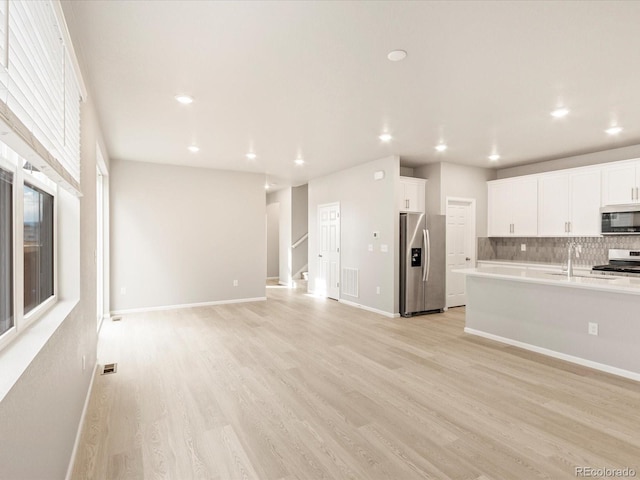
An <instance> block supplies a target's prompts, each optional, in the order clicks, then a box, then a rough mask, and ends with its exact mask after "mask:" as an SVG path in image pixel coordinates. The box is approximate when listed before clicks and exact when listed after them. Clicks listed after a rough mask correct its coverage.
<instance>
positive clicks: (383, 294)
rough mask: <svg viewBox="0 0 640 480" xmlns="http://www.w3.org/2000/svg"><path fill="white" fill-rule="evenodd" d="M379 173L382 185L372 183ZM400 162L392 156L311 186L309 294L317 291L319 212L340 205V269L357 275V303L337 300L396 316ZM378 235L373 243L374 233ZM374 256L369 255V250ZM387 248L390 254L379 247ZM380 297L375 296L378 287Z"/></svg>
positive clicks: (323, 178)
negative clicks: (371, 248) (353, 270)
mask: <svg viewBox="0 0 640 480" xmlns="http://www.w3.org/2000/svg"><path fill="white" fill-rule="evenodd" d="M378 170H383V171H384V172H385V177H384V179H383V180H378V181H376V180H374V179H373V174H374V172H375V171H378ZM399 173H400V162H399V158H398V157H396V156H393V157H387V158H383V159H381V160H375V161H373V162H368V163H365V164H363V165H359V166H356V167H353V168H350V169H347V170H343V171H341V172H338V173H334V174H332V175H328V176H325V177H322V178H317V179H315V180H312V181H310V182H309V258H310V259H311V261H310V262H309V290H310V291H314V289H315V277H316V275H317V271H318V265H317V262H315V261H314V260H315V259H316V258H317V247H316V245H317V241H318V238H317V229H318V225H317V221H318V220H317V213H318V206H319V205H323V204H327V203H333V202H340V216H341V222H340V229H341V235H340V237H341V249H340V261H341V267H342V268H344V267H351V268H357V269H358V270H359V283H360V292H359V297H358V298H354V297H350V296H346V295H344V296H341V299H344V300H348V301H350V302H354V303H357V304H360V305H363V306H365V307H368V308H371V309H375V310H378V311H380V312H385V313H387V314H394V313H397V312H398V293H397V288H398V258H397V255H398V253H397V245H398V210H397V205H396V191H397V188H398V177H399ZM374 231H378V232H380V238H379V239H374V238H373V232H374ZM369 244H372V245H374V251H373V252H369V251H368V245H369ZM381 244H386V245H387V246H388V253H382V252H381V251H380V245H381ZM378 286H379V287H380V294H379V295H378V294H376V287H378Z"/></svg>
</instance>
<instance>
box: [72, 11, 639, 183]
mask: <svg viewBox="0 0 640 480" xmlns="http://www.w3.org/2000/svg"><path fill="white" fill-rule="evenodd" d="M62 4H63V9H64V11H65V15H66V16H67V22H68V25H69V29H70V31H71V35H72V38H73V39H74V43H75V47H76V50H77V51H78V54H79V55H80V56H81V62H82V63H83V65H84V69H85V72H86V73H85V80H86V81H87V83H88V84H89V90H90V95H92V96H93V99H94V100H95V102H96V106H97V110H98V112H99V117H100V121H101V124H102V128H103V132H104V135H105V141H106V145H107V149H108V151H109V156H110V157H111V158H116V159H121V160H135V161H146V162H157V163H170V164H177V165H192V166H202V167H211V168H219V169H226V170H238V171H249V172H262V173H266V174H267V175H268V177H269V179H270V181H277V182H281V183H280V184H284V183H286V184H300V183H303V182H305V181H307V180H309V179H311V178H314V177H318V176H321V175H324V174H327V173H330V172H334V171H337V170H341V169H343V168H346V167H348V166H352V165H356V164H359V163H363V162H366V161H369V160H373V159H376V158H380V157H384V156H387V155H390V154H397V155H400V157H401V160H402V164H403V165H408V166H417V165H420V164H425V163H431V162H438V161H446V162H455V163H460V164H467V165H476V166H489V167H497V168H501V167H506V166H512V165H516V164H522V163H531V162H535V161H542V160H548V159H551V158H560V157H565V156H569V155H572V154H578V153H585V152H592V151H598V150H605V149H610V148H614V147H619V146H626V145H632V144H639V143H640V33H638V32H639V31H638V25H640V2H635V1H622V2H615V1H605V2H596V1H592V2H585V1H583V2H577V1H575V2H573V1H566V2H541V1H535V2H523V1H518V2H506V1H503V2H500V1H498V2H486V1H471V2H462V1H458V2H453V1H446V2H399V1H389V2H384V1H375V2H374V1H372V2H365V1H358V2H346V1H339V2H326V1H297V2H294V1H286V2H267V1H259V2H239V1H234V2H220V1H216V2H214V1H194V2H192V1H113V0H112V1H98V0H93V1H63V2H62ZM393 49H404V50H406V51H407V52H408V57H407V58H406V59H405V60H404V61H402V62H397V63H394V62H390V61H389V60H387V54H388V52H389V51H391V50H393ZM182 92H185V93H189V94H191V95H193V96H194V97H195V102H194V103H193V104H192V105H189V106H183V105H179V104H178V103H177V102H176V101H175V100H174V95H176V94H178V93H182ZM561 104H562V105H566V106H567V107H568V108H569V109H570V110H571V112H570V114H569V115H568V116H567V117H566V118H563V119H554V118H552V117H551V116H550V111H551V110H552V109H553V108H554V107H556V106H558V105H561ZM611 122H618V123H619V124H620V125H621V126H623V127H624V130H623V132H622V133H621V134H620V135H618V136H617V137H610V136H608V135H606V134H605V133H604V129H605V128H607V127H608V126H609V125H610V123H611ZM385 130H388V131H389V132H390V133H391V134H392V135H393V140H392V141H391V142H390V143H389V144H384V143H383V142H381V141H380V140H379V139H378V136H379V135H380V134H381V133H382V132H383V131H385ZM440 140H443V141H445V142H446V143H447V144H448V146H449V148H448V150H447V151H446V152H444V153H438V152H436V151H435V150H434V146H435V145H436V144H437V143H438V142H439V141H440ZM192 143H195V144H197V145H198V146H199V147H200V148H201V150H200V152H199V153H197V154H193V153H190V152H188V151H187V149H186V147H187V146H188V145H190V144H192ZM494 148H495V149H496V150H497V151H498V153H499V154H500V155H501V159H500V160H499V161H498V162H497V163H491V162H489V160H488V159H487V156H488V155H489V154H490V153H491V152H492V150H493V149H494ZM250 150H252V151H255V153H256V154H257V155H258V157H257V159H256V160H253V161H251V160H248V159H247V158H245V154H246V153H247V152H248V151H250ZM298 155H301V156H302V157H303V158H304V159H305V160H306V162H307V163H306V164H305V165H304V166H302V167H297V166H295V165H294V163H293V161H294V159H295V158H296V157H297V156H298ZM273 179H276V180H273Z"/></svg>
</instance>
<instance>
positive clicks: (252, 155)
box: [246, 152, 257, 160]
mask: <svg viewBox="0 0 640 480" xmlns="http://www.w3.org/2000/svg"><path fill="white" fill-rule="evenodd" d="M246 156H247V158H248V159H249V160H255V159H256V157H257V155H256V154H255V153H253V152H249V153H247V155H246Z"/></svg>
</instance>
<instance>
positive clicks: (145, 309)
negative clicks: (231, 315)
mask: <svg viewBox="0 0 640 480" xmlns="http://www.w3.org/2000/svg"><path fill="white" fill-rule="evenodd" d="M266 299H267V297H253V298H236V299H233V300H217V301H215V302H201V303H184V304H181V305H163V306H161V307H142V308H129V309H125V310H114V311H112V312H111V315H112V316H113V315H126V314H129V313H144V312H159V311H163V310H179V309H181V308H193V307H210V306H214V305H228V304H230V303H246V302H263V301H265V300H266Z"/></svg>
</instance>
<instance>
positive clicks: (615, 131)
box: [605, 125, 622, 135]
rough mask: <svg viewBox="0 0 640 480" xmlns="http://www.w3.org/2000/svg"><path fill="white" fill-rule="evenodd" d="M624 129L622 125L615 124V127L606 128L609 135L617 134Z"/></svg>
mask: <svg viewBox="0 0 640 480" xmlns="http://www.w3.org/2000/svg"><path fill="white" fill-rule="evenodd" d="M621 131H622V127H619V126H617V125H614V126H613V127H609V128H607V129H606V130H605V132H607V133H608V134H609V135H617V134H619V133H620V132H621Z"/></svg>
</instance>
